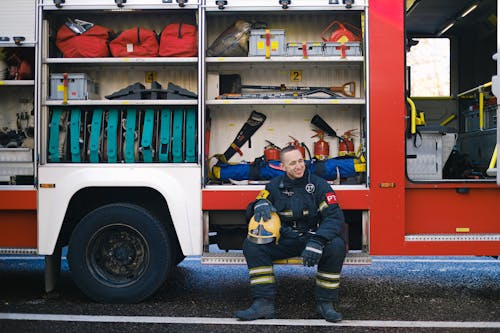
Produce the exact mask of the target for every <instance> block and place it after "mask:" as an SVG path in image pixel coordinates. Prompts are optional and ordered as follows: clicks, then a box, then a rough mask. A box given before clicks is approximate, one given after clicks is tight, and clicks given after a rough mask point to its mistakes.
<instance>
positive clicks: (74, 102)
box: [43, 99, 198, 106]
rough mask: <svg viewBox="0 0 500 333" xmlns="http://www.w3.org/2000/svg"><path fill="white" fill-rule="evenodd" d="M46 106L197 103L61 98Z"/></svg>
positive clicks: (187, 102)
mask: <svg viewBox="0 0 500 333" xmlns="http://www.w3.org/2000/svg"><path fill="white" fill-rule="evenodd" d="M43 104H44V105H46V106H77V105H79V106H86V105H89V106H96V105H121V106H124V105H125V106H134V105H138V106H142V105H198V100H171V99H157V100H125V99H124V100H105V99H96V100H69V101H68V102H67V103H64V102H63V101H62V100H46V101H45V102H44V103H43Z"/></svg>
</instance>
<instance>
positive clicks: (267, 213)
mask: <svg viewBox="0 0 500 333" xmlns="http://www.w3.org/2000/svg"><path fill="white" fill-rule="evenodd" d="M275 211H276V208H274V207H273V205H271V203H270V202H269V201H267V200H266V199H260V200H258V201H257V202H256V203H255V205H254V206H253V217H254V219H255V221H257V222H260V219H264V221H267V220H269V219H271V212H275Z"/></svg>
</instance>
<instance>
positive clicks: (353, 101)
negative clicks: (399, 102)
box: [206, 98, 366, 105]
mask: <svg viewBox="0 0 500 333" xmlns="http://www.w3.org/2000/svg"><path fill="white" fill-rule="evenodd" d="M365 103H366V101H365V99H364V98H339V99H326V98H325V99H317V98H314V99H313V98H310V99H305V98H297V99H294V98H286V99H285V98H283V99H281V98H280V99H210V100H207V101H206V104H207V105H332V104H335V105H337V104H338V105H363V104H365Z"/></svg>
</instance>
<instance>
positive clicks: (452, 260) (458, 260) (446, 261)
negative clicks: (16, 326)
mask: <svg viewBox="0 0 500 333" xmlns="http://www.w3.org/2000/svg"><path fill="white" fill-rule="evenodd" d="M0 260H44V257H43V256H0ZM62 260H66V257H62ZM184 261H201V258H200V257H197V256H193V257H186V258H185V259H184ZM372 262H403V263H404V262H407V263H412V262H421V263H479V264H485V263H489V264H500V260H499V259H497V260H494V259H389V258H388V259H384V258H379V259H377V258H373V259H372Z"/></svg>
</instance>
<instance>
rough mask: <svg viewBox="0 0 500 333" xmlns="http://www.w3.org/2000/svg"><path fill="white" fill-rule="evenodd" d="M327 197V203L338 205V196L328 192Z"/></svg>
mask: <svg viewBox="0 0 500 333" xmlns="http://www.w3.org/2000/svg"><path fill="white" fill-rule="evenodd" d="M325 197H326V202H327V203H328V204H329V205H331V204H335V203H337V195H336V194H335V192H328V193H327V194H325Z"/></svg>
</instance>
